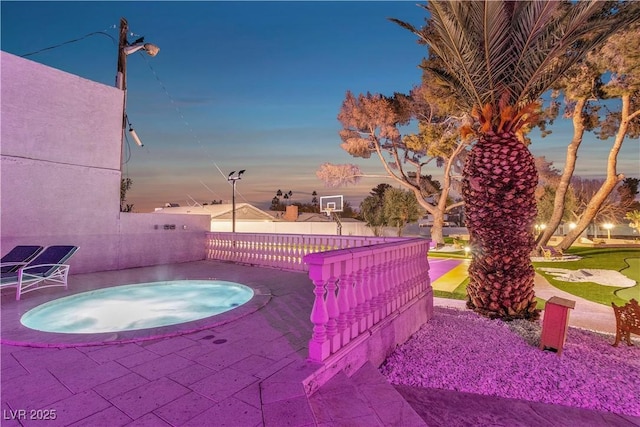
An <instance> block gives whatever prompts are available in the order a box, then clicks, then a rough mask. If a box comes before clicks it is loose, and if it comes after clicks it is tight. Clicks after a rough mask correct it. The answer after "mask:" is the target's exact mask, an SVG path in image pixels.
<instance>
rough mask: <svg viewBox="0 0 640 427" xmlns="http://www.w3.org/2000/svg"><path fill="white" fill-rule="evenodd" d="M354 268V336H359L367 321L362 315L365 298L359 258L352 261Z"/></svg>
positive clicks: (363, 314) (362, 273)
mask: <svg viewBox="0 0 640 427" xmlns="http://www.w3.org/2000/svg"><path fill="white" fill-rule="evenodd" d="M353 267H354V270H355V271H354V279H355V280H354V291H355V292H354V293H355V296H356V309H355V314H356V324H357V332H356V335H359V334H360V333H361V332H363V331H365V330H366V329H367V319H366V318H365V313H364V304H365V296H364V272H363V271H362V268H361V265H360V258H357V259H354V260H353Z"/></svg>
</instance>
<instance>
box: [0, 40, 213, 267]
mask: <svg viewBox="0 0 640 427" xmlns="http://www.w3.org/2000/svg"><path fill="white" fill-rule="evenodd" d="M0 64H1V86H0V87H1V111H0V114H1V116H0V117H1V119H0V120H1V122H0V126H1V132H0V136H1V140H0V185H1V187H0V251H1V252H2V254H5V253H6V252H8V251H9V250H10V249H11V248H12V247H13V246H14V245H18V244H39V245H45V246H46V245H53V244H72V245H76V246H79V247H80V250H79V251H78V252H77V254H76V255H74V257H73V258H72V259H71V261H70V264H71V267H72V268H71V273H72V274H73V273H81V272H90V271H101V270H110V269H117V268H123V267H125V266H126V267H137V266H143V265H154V264H161V263H164V262H179V261H190V260H195V259H203V258H204V232H206V231H208V229H209V218H208V217H206V216H205V217H203V216H199V215H198V216H192V217H190V218H184V219H183V220H179V218H172V221H171V222H172V223H175V224H176V225H178V224H179V225H180V226H182V225H186V228H180V229H179V230H178V229H174V230H164V229H162V230H158V229H156V228H154V225H157V224H158V218H157V217H154V216H153V215H152V214H127V215H125V214H121V213H120V212H119V206H120V204H119V200H120V176H121V175H120V150H121V144H122V117H123V102H124V93H123V92H122V91H121V90H119V89H117V88H115V87H111V86H106V85H104V84H100V83H96V82H92V81H89V80H86V79H83V78H81V77H78V76H75V75H72V74H69V73H66V72H63V71H60V70H57V69H54V68H50V67H47V66H44V65H42V64H39V63H37V62H33V61H30V60H26V59H23V58H20V57H17V56H14V55H11V54H8V53H6V52H1V56H0ZM179 217H182V215H180V216H179ZM164 222H167V221H166V220H165V221H164ZM194 233H195V234H197V233H201V237H199V235H198V236H196V237H195V238H196V240H198V239H200V240H201V241H202V247H201V248H195V247H192V246H193V245H192V244H191V243H190V239H191V238H192V237H193V236H194ZM198 241H199V240H198ZM147 244H148V245H154V246H153V250H149V248H145V245H147Z"/></svg>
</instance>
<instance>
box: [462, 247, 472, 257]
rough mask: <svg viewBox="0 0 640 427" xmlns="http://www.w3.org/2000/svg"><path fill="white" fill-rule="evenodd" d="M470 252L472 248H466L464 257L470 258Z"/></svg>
mask: <svg viewBox="0 0 640 427" xmlns="http://www.w3.org/2000/svg"><path fill="white" fill-rule="evenodd" d="M469 252H471V248H470V247H469V246H465V247H464V256H467V257H468V256H469Z"/></svg>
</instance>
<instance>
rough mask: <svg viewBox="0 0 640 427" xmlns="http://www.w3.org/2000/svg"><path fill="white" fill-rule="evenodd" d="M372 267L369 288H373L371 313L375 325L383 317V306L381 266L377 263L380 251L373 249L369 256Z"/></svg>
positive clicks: (370, 268)
mask: <svg viewBox="0 0 640 427" xmlns="http://www.w3.org/2000/svg"><path fill="white" fill-rule="evenodd" d="M368 258H369V260H370V265H371V266H370V267H369V279H370V280H369V286H370V288H371V312H372V313H373V324H376V323H378V322H379V321H380V319H381V318H382V317H383V314H382V304H381V299H382V298H381V293H382V292H381V290H380V287H381V285H380V278H379V277H378V272H379V271H380V266H379V265H378V263H377V261H378V260H379V259H380V256H379V254H378V251H376V250H375V249H373V250H372V251H371V255H369V257H368Z"/></svg>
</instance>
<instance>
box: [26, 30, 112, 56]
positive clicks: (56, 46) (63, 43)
mask: <svg viewBox="0 0 640 427" xmlns="http://www.w3.org/2000/svg"><path fill="white" fill-rule="evenodd" d="M109 28H115V25H114V26H113V27H109ZM98 34H101V35H103V36H107V37H109V38H110V39H111V41H112V42H113V44H117V43H116V39H115V38H114V37H113V36H112V35H111V34H109V33H107V32H106V31H104V30H103V31H94V32H92V33H89V34H85V35H84V36H82V37H80V38H77V39H73V40H69V41H66V42H62V43H58V44H56V45H53V46H49V47H45V48H42V49H40V50H36V51H35V52H30V53H25V54H24V55H20V56H21V57H22V58H26V57H27V56H31V55H36V54H38V53H41V52H44V51H47V50H51V49H56V48H59V47H61V46H64V45H67V44H71V43H75V42H79V41H80V40H84V39H86V38H87V37H90V36H95V35H98Z"/></svg>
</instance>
